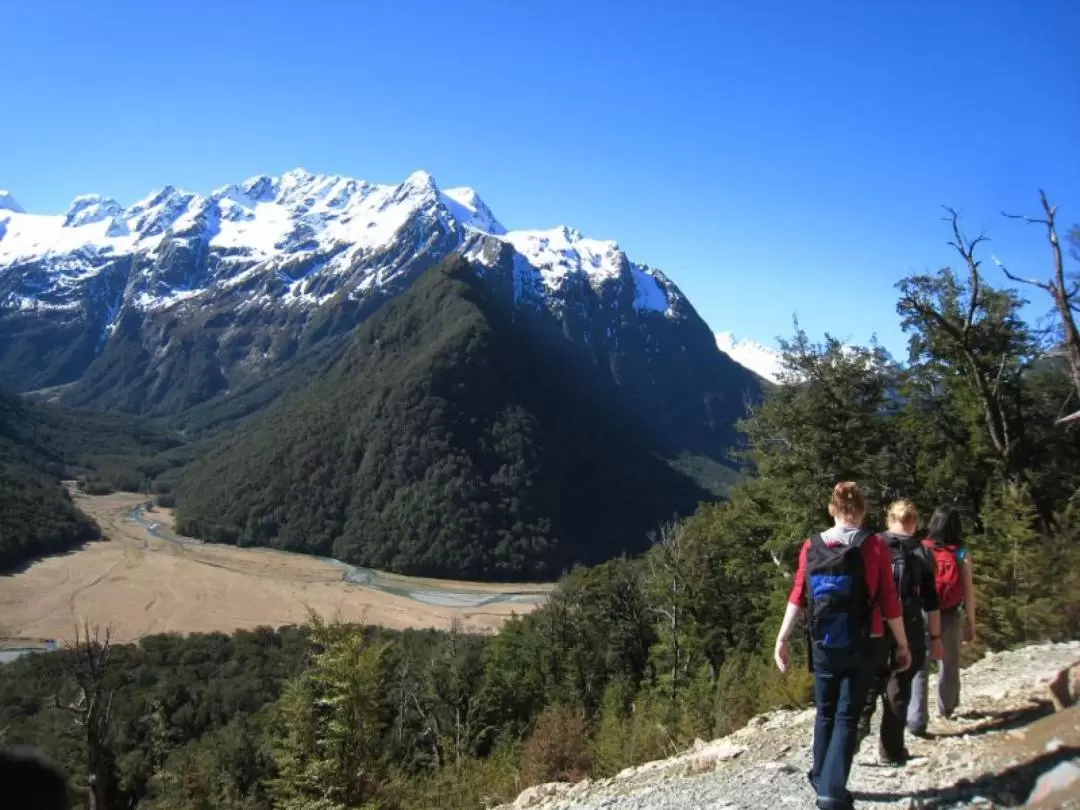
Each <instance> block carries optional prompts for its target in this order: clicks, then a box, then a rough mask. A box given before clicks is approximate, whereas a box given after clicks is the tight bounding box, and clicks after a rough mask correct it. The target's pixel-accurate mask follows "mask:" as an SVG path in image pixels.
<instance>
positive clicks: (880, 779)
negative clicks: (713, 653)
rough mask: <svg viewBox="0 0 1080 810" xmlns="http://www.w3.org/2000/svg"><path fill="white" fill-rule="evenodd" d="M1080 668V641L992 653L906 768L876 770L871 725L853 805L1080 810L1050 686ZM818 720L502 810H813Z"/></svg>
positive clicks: (755, 729)
mask: <svg viewBox="0 0 1080 810" xmlns="http://www.w3.org/2000/svg"><path fill="white" fill-rule="evenodd" d="M1078 662H1080V642H1070V643H1066V644H1056V645H1050V644H1047V645H1039V646H1033V647H1027V648H1024V649H1020V650H1015V651H1009V652H1003V653H997V654H990V655H987V656H986V657H984V658H983V659H981V660H979V661H978V662H976V663H975V664H973V665H972V666H971V667H969V668H968V669H966V670H965V671H964V676H963V680H962V683H963V695H962V701H961V705H960V708H959V709H958V711H957V713H956V714H955V715H954V716H953V718H952V720H950V721H945V720H942V719H941V718H937V717H934V716H933V712H932V713H931V714H932V721H931V726H930V731H931V732H932V735H933V736H932V738H931V739H928V740H921V739H918V738H914V737H911V738H909V740H908V749H909V750H910V751H911V753H912V755H913V757H914V759H912V760H911V761H910V762H909V763H908V764H907V765H906V766H904V767H901V768H896V767H888V766H884V765H882V764H880V763H879V761H878V757H877V728H876V723H875V728H874V730H873V733H872V734H871V736H870V737H868V738H867V739H866V740H865V741H864V742H863V744H862V748H861V749H860V751H859V752H858V753H857V754H856V757H855V767H854V769H853V771H852V779H851V782H850V784H849V787H850V789H851V791H852V792H853V793H854V795H855V802H856V807H857V808H860V810H871V809H872V808H904V809H905V810H908V809H909V808H911V809H913V808H923V809H924V810H930V809H931V808H935V809H937V808H942V809H944V808H962V807H972V808H994V807H1019V806H1028V807H1039V808H1057V807H1065V808H1080V705H1073V706H1072V707H1071V708H1070V707H1066V706H1064V705H1062V704H1061V703H1060V701H1059V702H1057V704H1056V705H1055V702H1054V701H1052V699H1051V690H1050V689H1049V688H1048V684H1050V682H1051V681H1052V680H1054V679H1055V677H1056V676H1058V675H1059V673H1061V672H1062V671H1063V670H1066V669H1067V668H1069V667H1072V665H1074V664H1077V663H1078ZM1071 675H1072V678H1071V685H1070V683H1069V679H1068V678H1067V677H1066V678H1064V679H1063V680H1064V684H1063V690H1062V689H1059V690H1058V691H1059V694H1061V692H1062V691H1064V692H1066V693H1068V694H1069V695H1070V696H1071V699H1073V700H1074V699H1075V696H1076V691H1077V686H1078V683H1077V681H1078V680H1080V667H1076V668H1073V669H1072V671H1071ZM1059 680H1062V679H1059ZM932 694H933V693H932ZM1069 700H1070V698H1066V703H1068V702H1069ZM879 719H880V710H879V711H878V712H877V713H876V715H875V720H879ZM813 722H814V711H813V709H809V710H800V711H775V712H771V713H769V714H766V715H761V716H759V717H756V718H754V719H753V720H751V721H750V723H749V724H748V725H747V726H746V727H745V728H743V729H740V730H739V731H737V732H735V733H734V734H731V735H729V736H727V737H725V738H723V739H720V740H716V741H714V742H711V743H702V742H700V741H699V742H698V743H697V744H695V746H694V748H693V749H691V750H690V751H687V752H686V753H684V754H682V755H680V756H677V757H674V758H672V759H667V760H661V761H658V762H651V763H647V764H645V765H642V766H640V767H637V768H630V769H628V770H626V771H623V772H622V773H620V774H619V775H618V776H616V777H614V778H611V779H603V780H598V781H596V782H589V781H588V780H585V781H583V782H580V783H578V784H576V785H569V784H549V785H539V786H537V787H533V788H529V789H528V790H526V791H525V792H524V793H522V794H521V795H520V796H519V797H518V799H517V800H516V801H515V802H514V803H513V804H512V805H504V806H503V808H501V810H510V808H514V810H522V808H534V809H535V810H676V808H699V810H721V809H723V810H737V809H738V808H754V810H764V808H773V807H776V808H791V810H802V809H803V808H813V807H814V794H813V791H812V789H811V788H810V786H809V784H808V782H807V779H806V772H807V770H808V769H809V767H810V741H811V737H812V731H813Z"/></svg>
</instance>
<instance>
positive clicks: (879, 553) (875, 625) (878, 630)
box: [788, 534, 903, 636]
mask: <svg viewBox="0 0 1080 810" xmlns="http://www.w3.org/2000/svg"><path fill="white" fill-rule="evenodd" d="M830 545H831V544H830ZM809 548H810V541H809V540H807V541H806V542H805V543H803V546H802V550H800V551H799V570H798V571H796V572H795V584H794V586H792V588H791V595H790V596H789V597H788V602H790V603H791V604H793V605H796V606H798V607H800V608H804V607H806V552H807V551H808V550H809ZM861 550H862V555H863V567H864V568H865V569H866V587H867V588H868V589H869V591H870V599H871V600H874V597H875V596H879V595H880V596H879V598H878V599H877V600H876V601H874V609H873V613H872V614H871V617H870V635H873V636H882V635H884V634H885V621H884V619H899V618H900V617H901V616H902V615H903V609H902V608H901V606H900V599H899V597H898V596H897V595H896V584H895V583H894V582H893V573H892V555H891V554H890V553H889V547H888V546H887V545H886V544H885V541H884V540H882V539H881V538H880V537H879V536H878V535H876V534H875V535H873V536H871V537H868V538H866V540H865V541H864V542H863V544H862V549H861ZM882 617H884V618H882Z"/></svg>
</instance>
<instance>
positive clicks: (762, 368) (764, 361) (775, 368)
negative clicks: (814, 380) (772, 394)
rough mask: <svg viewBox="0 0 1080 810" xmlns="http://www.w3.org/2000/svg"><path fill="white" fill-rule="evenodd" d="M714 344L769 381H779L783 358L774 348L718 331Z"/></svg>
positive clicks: (741, 364)
mask: <svg viewBox="0 0 1080 810" xmlns="http://www.w3.org/2000/svg"><path fill="white" fill-rule="evenodd" d="M716 346H717V348H718V349H720V351H722V352H723V353H724V354H726V355H728V356H729V357H731V359H732V360H734V361H735V362H736V363H738V364H739V365H740V366H742V367H743V368H747V369H750V371H752V372H754V373H755V374H757V375H758V376H759V377H764V378H765V379H766V380H768V381H769V382H773V383H775V382H779V381H780V372H781V370H782V369H783V366H784V363H783V358H782V356H781V355H780V352H778V351H777V350H776V349H770V348H769V347H768V346H762V345H761V344H760V343H756V342H754V341H752V340H740V339H739V338H737V337H735V335H733V334H732V333H731V332H718V333H717V335H716Z"/></svg>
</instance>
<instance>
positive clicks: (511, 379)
mask: <svg viewBox="0 0 1080 810" xmlns="http://www.w3.org/2000/svg"><path fill="white" fill-rule="evenodd" d="M497 289H498V285H497V284H493V283H492V280H491V279H490V278H485V277H484V276H483V275H482V274H478V273H477V272H476V270H475V269H474V267H473V266H471V265H470V264H468V263H467V262H465V261H464V260H462V259H460V258H455V259H452V260H449V261H447V262H446V263H444V264H441V265H439V266H437V267H435V268H433V269H432V270H430V271H428V272H427V273H426V274H424V275H423V276H422V277H421V278H420V279H419V280H418V281H417V282H416V283H415V284H414V285H413V286H412V287H411V288H410V289H409V290H408V291H407V292H405V293H404V294H403V295H402V296H400V297H399V298H398V299H396V300H395V301H393V302H391V303H390V304H388V305H387V306H386V307H384V308H383V309H381V310H380V311H379V312H378V313H377V314H376V315H375V316H374V317H373V318H372V319H371V320H370V321H368V323H366V324H365V325H364V326H363V327H362V328H361V329H360V330H359V331H358V332H357V333H356V335H355V336H354V338H353V339H352V340H351V342H350V344H349V346H348V348H347V350H346V351H345V353H344V354H343V356H342V357H341V358H340V359H339V360H338V361H337V362H336V363H334V364H333V365H332V366H331V367H330V368H329V369H328V370H327V371H326V372H325V374H324V375H323V376H321V377H320V378H318V379H317V380H316V381H315V382H313V383H312V384H311V386H310V387H309V388H308V389H307V390H306V391H301V392H298V393H294V394H292V395H290V396H288V397H286V398H284V399H282V400H281V401H280V402H279V403H278V405H277V406H276V407H274V408H273V409H272V410H271V411H270V412H268V413H266V414H265V415H263V416H262V417H257V418H255V419H254V420H253V421H252V422H250V423H248V424H247V425H246V426H244V427H242V428H241V429H240V430H239V431H238V432H237V435H235V437H234V438H233V439H232V440H231V441H229V442H228V443H227V444H224V445H223V446H221V447H220V449H218V450H217V451H216V452H214V453H212V454H211V455H209V456H207V457H206V458H204V459H203V460H201V461H200V462H198V463H197V464H195V465H194V466H193V467H191V468H190V469H189V470H188V471H187V474H186V475H185V478H184V480H183V482H182V483H181V486H180V511H179V519H180V522H181V525H182V527H183V530H184V531H187V532H190V533H194V534H197V535H199V536H202V537H205V538H207V539H214V540H219V541H226V542H235V543H240V544H266V545H272V546H275V547H278V548H285V549H290V550H295V551H306V552H311V553H317V554H330V555H333V556H335V557H338V558H340V559H343V560H347V561H349V562H353V563H358V564H363V565H370V566H373V567H377V568H384V569H390V570H394V571H399V572H403V573H413V574H424V575H450V576H464V577H477V578H485V579H516V578H522V577H530V578H548V577H552V576H555V575H557V574H558V573H559V572H560V571H561V570H562V569H563V568H565V567H567V566H569V565H571V564H572V563H574V562H586V563H588V562H597V561H600V560H603V559H607V558H610V557H611V556H614V555H617V554H619V553H621V552H622V551H637V550H640V549H641V548H642V547H643V546H644V545H645V543H646V542H647V541H646V536H645V535H646V532H647V530H648V529H649V528H651V527H653V526H655V525H656V523H657V522H658V521H660V520H663V519H666V518H669V517H671V516H672V515H673V514H675V513H685V512H686V511H687V510H689V509H692V508H693V507H694V506H695V505H696V503H697V502H698V501H699V500H701V499H704V498H707V497H709V495H708V493H706V492H705V491H704V490H702V489H701V488H699V487H698V486H697V485H696V484H695V483H694V482H692V481H691V480H690V479H689V478H687V477H686V476H684V475H682V474H680V473H678V472H676V471H674V470H673V469H672V468H671V467H670V466H669V465H667V464H666V463H665V462H664V461H663V460H662V459H660V458H658V457H657V456H656V455H655V454H654V452H653V449H654V448H658V447H662V445H660V444H657V443H656V442H654V441H652V440H651V436H652V435H653V431H651V430H649V429H646V428H645V426H644V425H643V423H642V421H641V418H640V412H638V411H636V410H635V409H634V408H632V407H627V403H626V401H625V398H624V397H623V395H622V392H621V389H620V388H619V386H618V384H617V383H616V382H614V381H612V379H611V378H610V377H608V376H605V375H598V374H590V373H589V369H590V368H591V365H590V360H589V359H588V357H587V355H584V354H583V353H581V352H580V351H579V350H578V348H577V347H576V344H573V343H571V342H569V341H566V340H565V339H564V340H563V343H562V346H561V348H560V347H559V345H558V344H557V343H556V342H555V341H554V339H553V338H552V337H551V332H550V331H549V329H550V324H547V325H546V326H545V322H544V321H533V320H531V319H530V318H526V317H522V316H521V313H520V311H519V310H516V309H514V308H513V307H509V306H507V305H506V304H505V302H503V301H501V300H500V298H499V296H498V293H497ZM545 336H546V338H547V339H545ZM665 449H666V448H665Z"/></svg>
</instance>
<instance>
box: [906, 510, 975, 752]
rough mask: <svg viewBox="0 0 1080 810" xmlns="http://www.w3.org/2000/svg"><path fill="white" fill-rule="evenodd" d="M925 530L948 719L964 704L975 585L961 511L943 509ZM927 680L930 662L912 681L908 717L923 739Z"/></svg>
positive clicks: (941, 699)
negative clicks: (964, 651)
mask: <svg viewBox="0 0 1080 810" xmlns="http://www.w3.org/2000/svg"><path fill="white" fill-rule="evenodd" d="M926 533H927V537H926V539H925V540H923V546H925V547H926V549H927V550H928V551H929V552H930V553H931V554H932V555H933V558H934V568H935V571H934V582H935V584H936V586H937V596H938V606H939V608H940V610H941V642H942V646H943V647H944V650H943V655H942V657H941V661H940V662H939V663H938V684H937V687H938V688H937V693H938V694H937V704H938V714H940V715H941V716H942V717H944V718H945V719H948V718H950V717H951V716H952V713H953V712H954V711H956V707H957V706H958V705H959V704H960V646H961V644H963V642H965V641H966V642H972V641H974V640H975V586H974V582H973V577H972V574H971V555H970V554H969V553H968V550H967V549H966V548H964V538H963V526H962V525H961V522H960V513H959V512H957V511H956V510H955V509H953V508H952V507H949V506H943V507H941V508H940V509H938V510H936V511H935V512H934V515H933V517H931V518H930V523H929V524H927V527H926ZM929 681H930V662H929V661H926V662H925V664H924V665H923V666H922V668H921V669H920V670H919V672H918V673H917V674H916V675H915V679H914V681H913V682H912V687H911V704H910V706H909V708H908V716H907V726H908V730H909V731H910V732H911V733H912V734H915V735H917V736H919V737H925V736H927V732H926V726H927V723H928V722H929V719H930V718H929V714H930V712H929V708H928V703H929V700H928V695H927V692H928V690H929Z"/></svg>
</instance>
